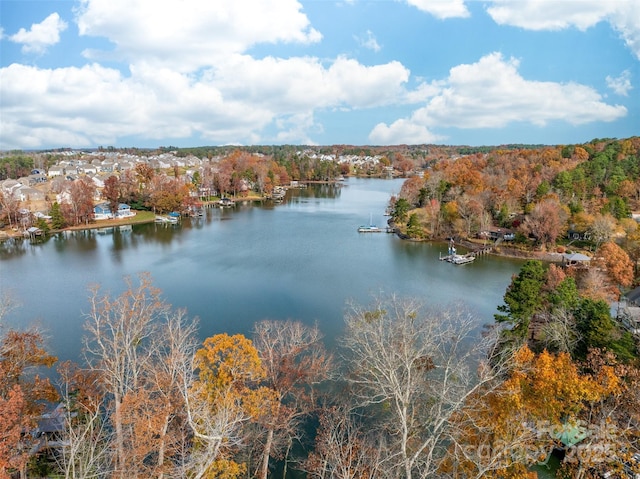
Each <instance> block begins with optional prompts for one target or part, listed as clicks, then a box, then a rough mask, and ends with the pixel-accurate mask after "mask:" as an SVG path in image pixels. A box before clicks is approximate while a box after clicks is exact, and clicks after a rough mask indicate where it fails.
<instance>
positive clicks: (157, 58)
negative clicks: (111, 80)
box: [77, 0, 321, 71]
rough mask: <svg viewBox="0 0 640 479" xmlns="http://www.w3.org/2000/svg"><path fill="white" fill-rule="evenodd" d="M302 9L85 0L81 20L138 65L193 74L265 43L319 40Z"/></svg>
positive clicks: (281, 0)
mask: <svg viewBox="0 0 640 479" xmlns="http://www.w3.org/2000/svg"><path fill="white" fill-rule="evenodd" d="M301 10H302V6H301V5H300V3H299V2H298V1H297V0H270V1H267V0H234V1H210V0H181V1H171V2H168V1H162V2H158V1H157V0H136V1H135V2H131V1H130V0H81V6H80V8H79V9H78V12H77V22H78V28H79V32H80V34H81V35H92V36H101V37H106V38H108V39H109V40H111V42H113V43H114V44H115V45H116V53H117V54H119V55H120V56H121V57H123V58H124V59H126V60H128V61H130V62H132V63H136V62H138V61H141V60H144V61H145V62H148V63H152V64H155V65H166V66H171V67H173V68H175V69H179V70H181V71H193V70H196V69H198V68H200V67H202V66H207V65H211V64H213V63H215V62H216V61H217V60H218V59H219V58H220V57H225V56H227V55H230V54H238V53H242V52H244V51H246V50H247V49H248V48H250V47H251V46H253V45H256V44H259V43H279V42H284V43H292V42H295V43H312V42H318V41H319V40H320V39H321V35H320V33H319V32H318V31H317V30H315V29H313V28H312V27H311V25H310V23H309V20H308V18H307V17H306V15H305V14H304V13H302V11H301ZM94 54H95V53H94Z"/></svg>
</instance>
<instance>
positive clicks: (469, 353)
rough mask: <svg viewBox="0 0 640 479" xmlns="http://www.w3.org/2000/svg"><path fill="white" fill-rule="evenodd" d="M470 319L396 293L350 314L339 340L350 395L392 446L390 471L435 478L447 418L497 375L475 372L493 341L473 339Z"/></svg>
mask: <svg viewBox="0 0 640 479" xmlns="http://www.w3.org/2000/svg"><path fill="white" fill-rule="evenodd" d="M475 324H476V322H475V320H474V319H473V318H471V317H470V316H469V315H468V314H467V313H465V312H464V311H463V310H461V309H459V308H452V309H450V310H448V311H437V312H436V311H427V312H425V311H423V310H422V309H421V306H420V305H419V304H418V303H417V302H416V301H414V300H410V299H406V300H402V299H399V298H397V297H394V296H392V297H390V298H387V299H384V298H383V299H377V300H376V301H375V303H374V304H373V305H372V306H370V307H367V308H363V307H361V306H358V305H355V306H353V307H352V308H351V311H350V312H349V313H348V314H347V316H346V333H345V337H344V338H343V340H342V345H343V347H344V349H345V354H346V356H347V358H348V361H349V373H348V376H347V378H348V380H349V382H350V385H351V388H352V391H353V395H354V399H353V400H354V403H355V406H358V407H361V408H367V409H369V410H372V411H377V412H378V414H377V424H376V425H371V427H372V428H376V427H377V429H378V430H379V431H380V433H381V434H382V437H383V438H384V441H386V442H387V443H388V445H389V456H388V457H387V458H386V459H387V461H388V464H389V465H388V470H389V471H390V474H391V475H392V476H394V477H400V476H401V477H405V478H407V479H411V478H412V477H414V476H416V477H430V476H431V475H433V474H434V473H435V471H436V470H437V469H438V468H439V465H440V463H441V461H442V460H443V456H442V452H443V448H444V445H445V444H446V443H447V441H448V436H449V434H450V433H451V430H450V427H451V418H452V416H453V415H454V414H455V412H456V411H458V410H459V409H460V408H461V407H462V406H463V405H464V403H465V401H466V399H467V398H468V397H470V396H471V395H472V394H473V393H474V391H476V390H478V389H479V388H482V387H483V385H485V384H487V383H488V382H489V381H491V380H492V378H493V377H494V375H495V374H496V371H497V369H492V368H490V367H488V366H487V365H486V364H485V366H480V367H479V368H478V369H474V366H473V365H478V364H482V363H483V359H486V358H487V353H488V351H487V348H488V343H491V344H493V341H494V339H495V338H491V339H489V338H488V337H487V338H484V339H483V338H477V337H473V339H472V336H473V334H472V331H473V330H474V328H475ZM498 369H499V368H498Z"/></svg>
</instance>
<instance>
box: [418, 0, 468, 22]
mask: <svg viewBox="0 0 640 479" xmlns="http://www.w3.org/2000/svg"><path fill="white" fill-rule="evenodd" d="M406 2H407V3H408V4H409V5H412V6H414V7H416V8H417V9H418V10H420V11H423V12H425V13H429V14H430V15H433V16H434V17H436V18H440V19H446V18H455V17H462V18H466V17H468V16H469V15H470V14H469V10H467V7H466V5H465V4H464V0H406Z"/></svg>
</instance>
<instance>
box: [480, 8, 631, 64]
mask: <svg viewBox="0 0 640 479" xmlns="http://www.w3.org/2000/svg"><path fill="white" fill-rule="evenodd" d="M487 12H488V13H489V15H490V16H491V17H492V18H493V20H494V21H495V22H496V23H498V24H500V25H512V26H516V27H520V28H524V29H527V30H561V29H564V28H570V27H575V28H577V29H579V30H582V31H584V30H586V29H588V28H590V27H592V26H594V25H596V24H597V23H599V22H601V21H606V22H609V23H610V24H611V26H612V28H613V29H614V30H616V31H617V32H618V33H619V34H620V36H621V37H622V38H623V40H624V41H625V43H626V45H627V47H628V48H629V49H630V50H631V51H632V52H633V53H634V55H635V56H636V58H638V59H640V21H638V19H640V2H638V1H637V0H616V1H613V2H606V1H602V0H573V1H557V0H518V1H517V2H514V1H512V0H491V5H490V6H489V7H488V8H487Z"/></svg>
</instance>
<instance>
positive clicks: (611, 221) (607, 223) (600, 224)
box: [589, 214, 616, 248]
mask: <svg viewBox="0 0 640 479" xmlns="http://www.w3.org/2000/svg"><path fill="white" fill-rule="evenodd" d="M615 229H616V220H615V218H614V217H613V216H611V215H609V214H606V215H601V214H599V215H596V216H595V217H594V218H593V222H592V223H591V226H590V228H589V233H590V235H591V239H592V240H593V242H594V243H595V244H596V248H599V247H600V245H601V244H603V243H606V242H608V241H609V240H610V239H611V238H612V236H613V233H614V232H615Z"/></svg>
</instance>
